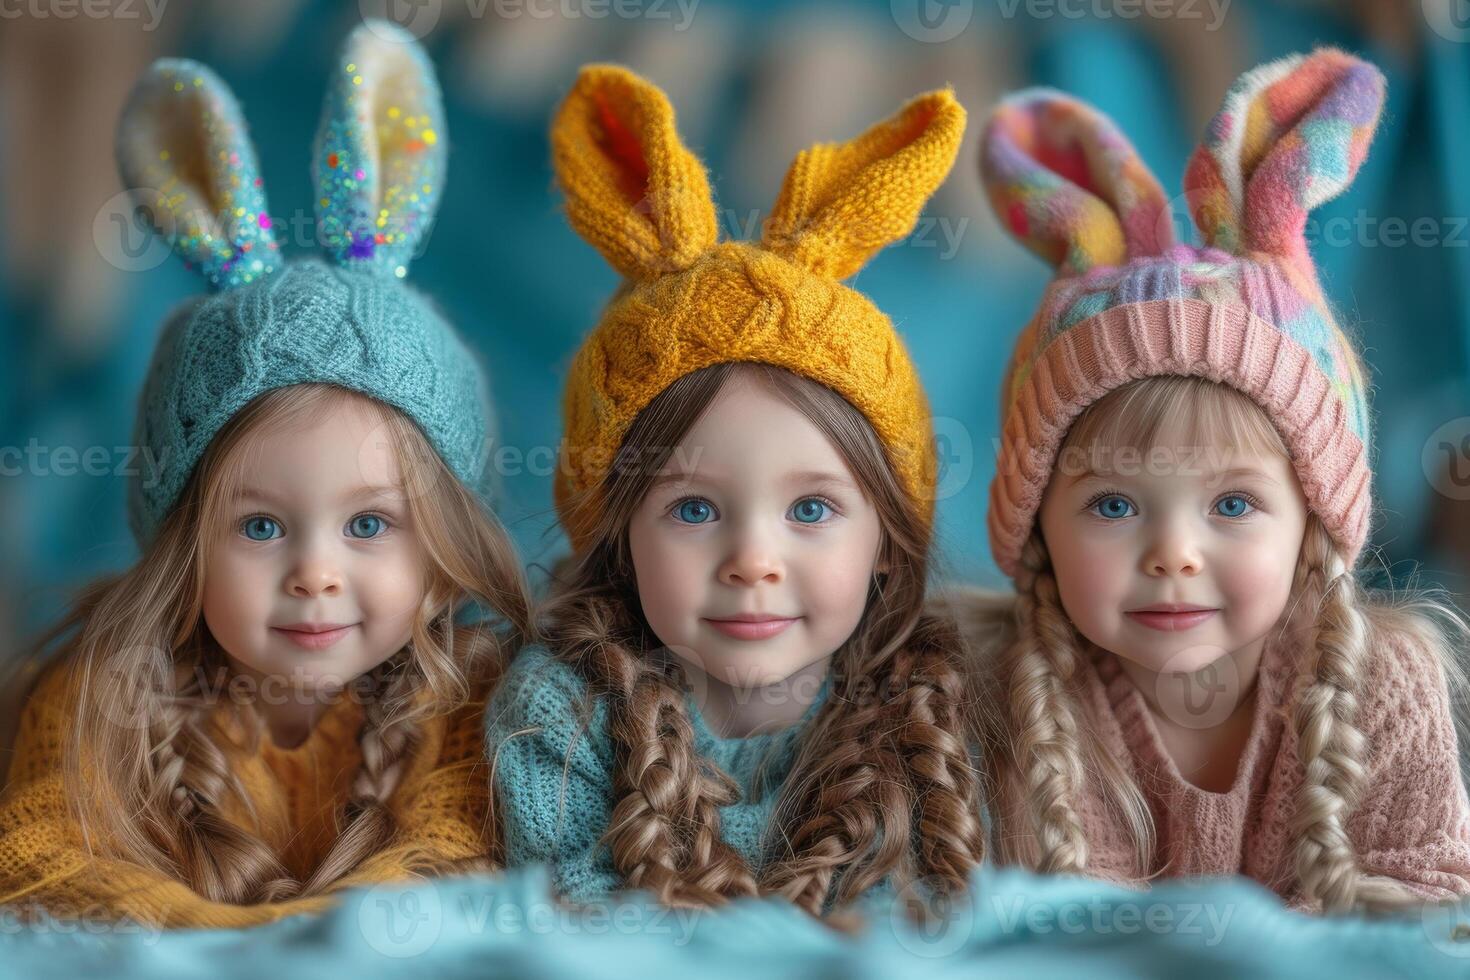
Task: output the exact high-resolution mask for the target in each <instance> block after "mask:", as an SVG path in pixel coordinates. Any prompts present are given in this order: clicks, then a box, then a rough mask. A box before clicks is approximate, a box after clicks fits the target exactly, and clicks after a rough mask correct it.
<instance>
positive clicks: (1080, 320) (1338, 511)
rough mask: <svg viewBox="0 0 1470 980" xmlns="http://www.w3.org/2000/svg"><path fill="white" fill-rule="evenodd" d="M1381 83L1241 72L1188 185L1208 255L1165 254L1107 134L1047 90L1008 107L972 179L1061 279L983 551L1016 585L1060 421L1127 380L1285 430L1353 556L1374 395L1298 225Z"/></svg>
mask: <svg viewBox="0 0 1470 980" xmlns="http://www.w3.org/2000/svg"><path fill="white" fill-rule="evenodd" d="M1383 90H1384V83H1383V76H1382V75H1381V74H1380V73H1379V71H1378V70H1377V69H1376V68H1374V67H1373V66H1372V65H1370V64H1368V63H1367V62H1364V61H1361V60H1359V59H1357V58H1354V57H1352V56H1351V55H1348V54H1344V53H1343V52H1341V51H1336V50H1331V49H1323V50H1318V51H1316V52H1313V53H1312V54H1311V55H1307V56H1302V55H1295V56H1292V57H1289V58H1283V59H1282V60H1280V61H1274V62H1271V63H1270V64H1267V65H1263V66H1261V67H1259V68H1256V69H1254V70H1253V71H1250V72H1247V73H1246V74H1244V75H1242V76H1241V77H1240V78H1239V79H1238V80H1237V81H1236V83H1235V85H1234V86H1233V87H1232V88H1231V89H1230V92H1229V94H1227V95H1226V97H1225V104H1224V105H1223V106H1222V107H1221V109H1220V111H1219V113H1218V114H1217V115H1216V116H1215V118H1214V119H1213V120H1212V121H1211V123H1210V125H1209V128H1208V130H1207V131H1206V133H1205V138H1204V141H1203V143H1201V144H1200V146H1199V147H1198V148H1197V149H1196V150H1195V153H1194V156H1193V157H1192V158H1191V160H1190V163H1189V167H1188V169H1187V171H1186V173H1185V178H1184V185H1185V195H1184V196H1185V199H1186V200H1187V201H1188V203H1189V210H1190V213H1191V214H1192V215H1193V217H1194V222H1195V225H1196V226H1197V227H1198V228H1199V230H1200V232H1201V234H1202V236H1203V238H1204V242H1205V244H1204V245H1203V246H1202V247H1198V248H1196V247H1194V246H1190V245H1184V244H1175V243H1174V240H1173V237H1174V236H1173V222H1172V220H1171V214H1170V209H1169V202H1168V201H1167V200H1166V199H1165V197H1164V192H1163V190H1162V189H1161V188H1160V186H1159V182H1158V181H1157V180H1156V179H1155V178H1154V176H1153V175H1152V174H1151V173H1150V172H1149V170H1148V168H1147V167H1146V166H1145V165H1144V164H1143V161H1142V160H1140V159H1139V157H1138V154H1137V152H1136V151H1135V150H1134V149H1133V146H1132V145H1131V144H1130V143H1129V142H1128V140H1127V139H1126V138H1125V137H1124V136H1123V135H1122V133H1120V132H1119V131H1118V129H1117V128H1116V127H1115V126H1114V125H1113V123H1112V122H1111V121H1110V120H1109V119H1107V117H1105V116H1103V115H1102V114H1101V113H1099V112H1098V111H1097V110H1095V109H1093V108H1092V107H1090V106H1088V105H1086V104H1085V103H1083V102H1080V101H1078V100H1076V99H1073V98H1071V97H1069V96H1066V95H1063V94H1062V93H1060V92H1055V91H1052V90H1049V89H1028V90H1026V91H1023V92H1019V93H1017V94H1015V95H1013V96H1011V97H1009V98H1007V99H1006V100H1004V101H1003V102H1002V103H1001V104H1000V105H999V106H998V107H997V108H996V109H995V111H994V113H993V114H992V115H991V118H990V120H989V122H988V124H987V125H986V128H985V133H984V136H983V143H982V148H981V172H982V175H983V177H984V181H985V189H986V192H987V194H988V196H989V197H990V202H991V205H992V206H993V207H994V208H995V211H996V214H997V215H999V216H1000V219H1001V222H1002V223H1003V224H1004V225H1005V226H1006V228H1007V229H1008V230H1009V231H1010V232H1011V233H1012V234H1013V235H1015V236H1016V237H1017V238H1018V239H1020V240H1021V241H1022V242H1023V243H1024V244H1026V246H1027V247H1029V248H1030V249H1031V250H1032V251H1034V252H1036V253H1037V254H1038V255H1040V256H1041V257H1042V258H1044V259H1046V260H1047V261H1048V262H1050V263H1051V264H1052V265H1053V266H1055V268H1056V275H1055V278H1054V279H1053V280H1052V282H1051V283H1050V284H1049V285H1048V286H1047V289H1046V292H1045V294H1044V296H1043V298H1042V302H1041V308H1040V310H1038V311H1037V314H1036V316H1035V318H1034V319H1033V320H1032V321H1031V322H1030V323H1029V324H1028V325H1027V326H1026V328H1025V330H1024V331H1023V332H1022V333H1021V336H1020V339H1019V341H1018V342H1017V345H1016V351H1015V354H1014V356H1013V357H1012V359H1011V363H1010V366H1009V368H1008V369H1007V372H1006V381H1005V387H1004V390H1003V393H1002V398H1003V402H1002V416H1003V418H1004V423H1003V429H1002V436H1001V446H1000V457H999V459H998V461H997V470H996V476H995V480H994V482H993V483H992V484H991V488H990V514H989V519H988V523H989V530H990V546H991V551H992V553H993V555H994V557H995V561H996V564H998V565H999V566H1000V568H1001V569H1002V570H1003V571H1004V572H1005V573H1006V574H1007V575H1014V574H1015V572H1016V567H1017V564H1018V562H1019V559H1020V555H1021V549H1022V547H1023V545H1024V544H1025V542H1026V538H1027V537H1028V536H1029V535H1030V534H1031V529H1032V526H1033V524H1034V522H1035V520H1036V512H1037V509H1038V507H1039V506H1040V503H1041V496H1042V493H1043V492H1044V491H1045V490H1046V485H1047V481H1048V480H1049V479H1050V478H1051V473H1052V467H1053V464H1054V461H1055V457H1056V454H1057V452H1058V450H1059V448H1060V446H1061V443H1062V440H1063V439H1064V438H1065V436H1066V433H1067V430H1068V429H1069V428H1070V427H1071V424H1072V422H1073V421H1074V420H1075V419H1076V418H1077V416H1078V415H1080V414H1081V413H1082V412H1083V410H1084V409H1086V408H1087V407H1088V406H1089V405H1091V404H1092V403H1093V402H1095V401H1097V400H1098V399H1100V398H1102V397H1103V396H1104V395H1106V394H1107V393H1108V392H1109V391H1112V390H1113V389H1114V388H1117V387H1119V386H1121V385H1123V384H1126V383H1128V382H1129V381H1132V380H1135V379H1138V378H1144V377H1149V376H1154V375H1191V376H1195V375H1197V376H1201V377H1206V378H1210V379H1211V380H1214V381H1218V382H1222V383H1224V384H1228V385H1230V386H1232V387H1234V388H1237V389H1239V390H1240V391H1242V392H1244V393H1245V394H1246V395H1249V396H1250V397H1251V398H1252V399H1254V400H1255V401H1256V402H1257V403H1258V404H1260V406H1261V407H1262V408H1263V409H1264V410H1265V411H1266V413H1267V414H1268V415H1269V416H1270V418H1271V419H1272V421H1273V422H1274V423H1275V425H1276V427H1277V429H1278V430H1280V432H1281V435H1282V437H1283V439H1284V440H1285V442H1286V445H1287V447H1288V448H1289V450H1290V452H1291V457H1292V462H1293V464H1294V466H1295V468H1296V472H1297V476H1298V478H1299V479H1300V480H1301V484H1302V489H1303V491H1304V492H1305V494H1306V498H1307V502H1308V504H1309V506H1310V507H1311V508H1312V509H1313V511H1314V512H1315V513H1316V514H1317V515H1318V516H1319V517H1320V518H1321V519H1322V521H1323V523H1324V525H1325V526H1326V527H1327V529H1328V531H1329V532H1330V533H1331V534H1332V536H1333V537H1334V539H1335V540H1336V541H1337V542H1338V543H1339V545H1340V546H1341V547H1342V548H1343V549H1344V551H1345V552H1346V555H1347V558H1348V561H1349V563H1350V564H1351V563H1352V562H1354V561H1356V559H1357V556H1358V553H1359V552H1360V551H1361V549H1362V546H1363V542H1364V541H1365V540H1366V538H1367V535H1368V515H1369V506H1370V486H1369V484H1370V473H1369V465H1368V463H1369V461H1368V451H1369V438H1368V405H1367V383H1366V380H1365V378H1364V373H1363V368H1362V365H1361V363H1360V361H1359V359H1358V355H1357V354H1356V352H1355V351H1354V349H1353V344H1352V342H1351V340H1350V338H1349V337H1348V336H1347V335H1346V334H1345V333H1344V332H1343V330H1342V329H1341V328H1340V327H1339V326H1338V325H1337V323H1336V321H1335V320H1334V318H1333V316H1332V312H1331V311H1330V310H1329V308H1328V306H1327V302H1326V300H1325V299H1324V297H1323V295H1322V289H1321V286H1320V285H1319V284H1318V281H1317V273H1316V269H1315V267H1314V266H1313V264H1312V259H1311V256H1310V254H1308V250H1307V242H1306V237H1305V234H1304V231H1305V227H1306V219H1307V213H1308V211H1310V210H1311V209H1312V208H1314V207H1316V206H1317V205H1319V204H1322V203H1323V202H1325V201H1328V200H1330V199H1331V198H1333V197H1334V196H1336V195H1337V194H1338V193H1339V192H1341V191H1342V190H1343V189H1344V188H1346V187H1347V186H1348V184H1349V183H1351V182H1352V179H1353V176H1354V175H1355V174H1356V173H1357V170H1358V167H1359V165H1360V164H1361V163H1362V162H1363V158H1364V157H1365V156H1366V155H1367V150H1368V143H1369V140H1370V139H1371V138H1372V135H1373V129H1374V127H1375V126H1376V124H1377V121H1378V114H1379V110H1380V108H1381V107H1382V104H1383Z"/></svg>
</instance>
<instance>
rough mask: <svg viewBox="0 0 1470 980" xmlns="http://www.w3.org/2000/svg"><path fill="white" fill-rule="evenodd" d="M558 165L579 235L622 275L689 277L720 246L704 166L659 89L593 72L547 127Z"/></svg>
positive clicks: (599, 68) (624, 73) (622, 72)
mask: <svg viewBox="0 0 1470 980" xmlns="http://www.w3.org/2000/svg"><path fill="white" fill-rule="evenodd" d="M551 149H552V163H553V166H554V167H555V169H556V178H557V181H558V183H560V185H561V188H562V191H563V192H564V193H565V194H566V198H567V219H568V220H569V221H570V222H571V224H572V227H573V228H575V229H576V230H577V233H578V234H579V235H581V236H582V237H583V238H585V239H586V240H587V241H588V242H590V243H591V244H592V245H593V246H595V247H596V248H597V250H598V251H599V252H601V253H602V254H603V256H604V257H605V258H606V259H607V260H608V262H610V263H611V264H612V265H613V267H614V268H616V269H617V270H618V271H619V272H621V273H622V274H623V275H625V276H627V277H629V278H632V279H650V278H653V277H655V276H658V275H661V274H663V273H666V272H673V271H677V270H680V269H685V268H688V267H689V265H690V264H692V263H693V262H694V260H695V259H697V258H698V257H699V256H700V255H702V254H703V253H704V252H705V251H706V250H708V249H709V248H710V246H712V245H714V244H715V240H716V239H717V238H718V237H719V229H718V227H717V225H716V222H715V204H714V200H713V198H711V196H710V190H709V181H708V179H706V177H705V173H704V166H703V165H702V164H701V163H700V162H699V159H698V158H697V157H695V155H694V154H693V153H691V152H689V150H688V149H687V148H686V147H685V146H684V144H683V143H682V142H681V141H680V139H679V133H678V131H677V130H676V129H675V128H674V109H673V107H672V106H671V105H669V100H668V98H667V97H665V95H664V93H663V92H662V91H661V90H660V89H659V88H658V86H656V85H654V84H652V83H651V82H648V81H646V80H644V79H642V78H640V77H638V76H637V75H635V74H634V73H633V72H631V71H628V70H627V69H626V68H622V67H619V66H617V65H588V66H587V67H585V68H583V69H582V71H581V73H580V74H579V75H578V76H577V82H576V84H575V85H574V86H573V87H572V91H571V93H570V94H569V95H568V96H567V98H566V101H565V102H563V103H562V106H561V109H560V110H559V111H558V112H557V114H556V120H555V121H554V122H553V123H552V127H551Z"/></svg>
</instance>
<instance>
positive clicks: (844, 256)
mask: <svg viewBox="0 0 1470 980" xmlns="http://www.w3.org/2000/svg"><path fill="white" fill-rule="evenodd" d="M964 134H965V110H964V108H963V107H962V106H961V105H960V104H959V102H957V101H956V100H955V97H954V93H952V92H950V91H948V90H940V91H935V92H929V93H926V94H924V95H921V96H919V97H918V98H915V99H913V100H912V101H911V102H909V103H908V104H907V105H905V106H904V107H903V108H902V109H900V110H899V111H898V112H897V113H896V114H895V115H893V116H892V117H891V118H889V119H886V120H884V121H883V122H881V123H878V124H877V125H876V126H874V127H872V128H871V129H869V130H868V131H867V132H865V133H863V134H862V135H861V136H859V137H857V138H856V139H854V140H851V141H849V142H846V143H818V144H817V145H815V146H813V147H811V148H809V149H806V150H803V151H801V153H799V154H797V157H796V160H795V161H794V162H793V163H792V164H791V169H790V170H788V171H787V172H786V180H785V182H784V183H783V184H782V185H781V193H780V195H779V196H777V198H776V204H775V206H774V207H773V208H772V209H771V217H770V220H769V221H768V222H767V223H766V228H765V233H764V235H763V241H762V243H763V244H764V245H765V247H766V248H767V249H769V250H771V251H773V252H776V253H777V254H780V255H784V256H785V257H787V258H789V259H791V260H792V261H794V262H796V263H797V264H799V265H801V266H804V267H805V268H807V269H809V270H811V271H812V272H816V273H818V274H820V275H824V276H830V277H831V278H833V279H846V278H847V277H848V276H850V275H852V274H853V273H855V272H857V271H858V269H860V268H862V267H863V264H864V263H866V262H867V261H868V259H870V258H871V257H872V256H873V255H874V253H876V252H877V251H878V250H879V249H881V248H882V247H883V246H885V245H888V244H889V243H891V242H895V241H897V240H898V239H900V238H902V237H903V236H904V235H907V234H908V233H909V232H911V231H913V229H914V225H915V223H916V222H917V221H918V219H919V212H920V210H921V209H922V208H923V207H924V202H926V201H927V200H929V196H930V195H931V194H933V193H934V192H935V191H936V190H937V189H938V188H939V185H940V184H942V183H943V182H944V178H945V177H946V176H947V175H948V174H949V170H950V168H951V167H952V166H954V160H955V155H956V154H958V153H959V149H960V140H961V138H962V137H963V136H964Z"/></svg>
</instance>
